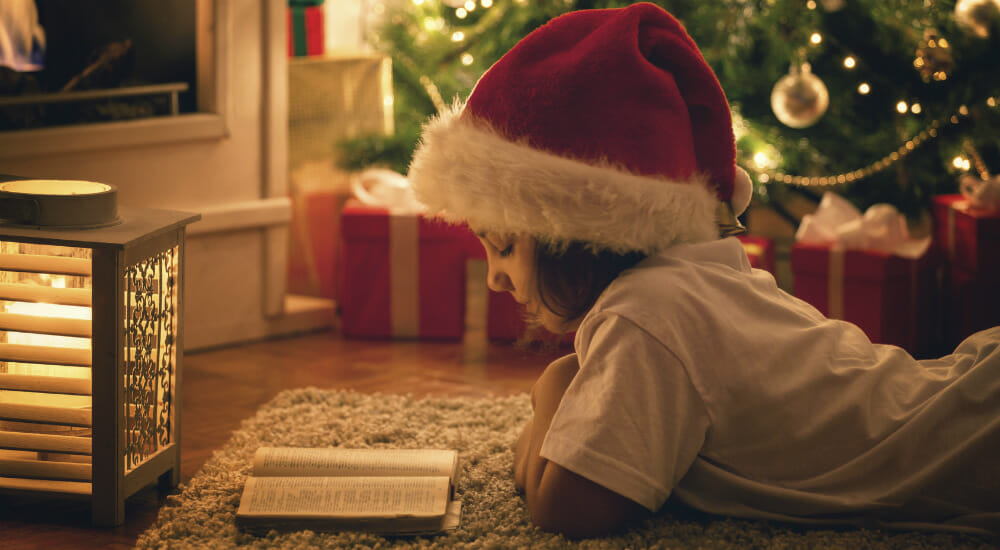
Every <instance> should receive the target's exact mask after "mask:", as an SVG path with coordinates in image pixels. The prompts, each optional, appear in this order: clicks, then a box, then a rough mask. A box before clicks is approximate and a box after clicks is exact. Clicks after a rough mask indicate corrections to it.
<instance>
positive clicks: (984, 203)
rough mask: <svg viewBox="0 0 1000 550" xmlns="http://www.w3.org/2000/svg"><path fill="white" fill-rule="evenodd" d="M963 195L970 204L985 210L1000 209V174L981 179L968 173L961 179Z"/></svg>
mask: <svg viewBox="0 0 1000 550" xmlns="http://www.w3.org/2000/svg"><path fill="white" fill-rule="evenodd" d="M960 188H961V191H962V196H963V197H965V199H966V200H968V201H969V205H970V206H972V207H974V208H981V209H983V210H993V211H1000V176H993V177H992V178H990V179H988V180H981V179H978V178H976V177H973V176H970V175H969V174H966V175H964V176H962V179H961V181H960Z"/></svg>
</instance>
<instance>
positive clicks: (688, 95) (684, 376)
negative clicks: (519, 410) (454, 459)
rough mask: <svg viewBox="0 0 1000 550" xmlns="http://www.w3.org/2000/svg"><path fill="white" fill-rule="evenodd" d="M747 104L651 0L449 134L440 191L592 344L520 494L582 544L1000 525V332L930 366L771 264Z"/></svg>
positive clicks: (566, 324)
mask: <svg viewBox="0 0 1000 550" xmlns="http://www.w3.org/2000/svg"><path fill="white" fill-rule="evenodd" d="M735 158H736V151H735V144H734V139H733V132H732V122H731V119H730V112H729V105H728V104H727V101H726V98H725V95H724V94H723V91H722V89H721V87H720V86H719V83H718V80H717V79H716V77H715V75H714V74H713V73H712V71H711V69H710V68H709V67H708V65H707V64H706V63H705V61H704V59H703V58H702V56H701V53H700V52H699V50H698V49H697V47H696V46H695V44H694V42H693V41H692V40H691V38H690V37H688V35H687V34H686V32H685V31H684V29H683V28H682V27H681V25H680V24H679V23H678V22H677V21H676V20H675V19H674V18H673V17H672V16H670V15H669V14H668V13H667V12H665V11H663V10H662V9H660V8H658V7H656V6H654V5H652V4H636V5H633V6H630V7H627V8H623V9H613V10H584V11H577V12H572V13H569V14H567V15H564V16H562V17H559V18H556V19H554V20H553V21H551V22H550V23H549V24H547V25H545V26H543V27H542V28H540V29H538V30H536V31H535V32H533V33H531V34H530V35H529V36H527V37H526V38H525V39H524V40H522V41H521V42H520V43H519V44H517V46H515V47H514V48H513V49H512V50H511V51H510V52H508V53H507V54H506V55H505V56H504V57H503V58H502V59H501V60H500V61H498V62H497V63H496V64H495V65H494V66H493V67H492V68H490V70H489V71H487V72H486V74H484V75H483V76H482V78H481V79H480V80H479V82H478V83H477V85H476V87H475V89H474V90H473V92H472V94H471V95H470V97H469V98H468V100H467V101H466V103H465V104H464V105H456V106H455V108H454V110H453V111H452V112H448V113H443V114H441V115H440V116H439V117H437V118H436V119H435V120H432V121H431V122H430V123H429V124H428V125H427V126H426V127H425V130H424V135H423V140H422V143H421V145H420V147H419V148H418V151H417V153H416V155H415V157H414V161H413V164H412V166H411V168H410V178H411V180H412V182H413V185H414V187H415V190H416V192H417V195H418V197H419V198H420V199H421V201H422V202H424V203H425V204H426V205H428V207H429V208H430V209H431V210H432V211H434V212H440V213H441V214H442V215H443V216H444V217H446V218H449V219H452V220H461V221H466V222H468V223H469V225H470V226H471V227H472V228H473V229H474V230H475V231H476V232H477V233H478V234H479V235H480V238H481V240H482V242H483V246H484V247H485V248H486V251H487V255H488V263H489V275H488V277H489V284H490V287H491V288H493V289H494V290H505V291H508V292H510V293H511V294H513V295H514V297H515V298H516V299H517V300H518V301H519V302H521V303H525V304H526V305H527V308H528V310H529V311H530V312H533V313H534V314H536V315H537V316H538V317H539V318H540V320H541V322H542V324H543V325H545V326H546V327H547V328H550V329H552V330H555V331H561V332H565V331H572V330H575V331H576V340H575V349H576V353H575V354H573V355H569V356H567V357H564V358H562V359H560V360H558V361H556V362H554V363H553V364H552V365H550V366H549V367H548V368H547V369H546V370H545V372H544V373H543V374H542V375H541V377H540V378H539V380H538V381H537V383H536V384H535V387H534V389H533V391H532V404H533V407H534V416H533V419H532V420H531V422H529V424H528V426H527V427H526V429H525V432H524V435H523V436H522V437H521V439H520V441H519V442H518V444H517V448H516V452H515V457H516V458H515V462H516V466H515V480H516V482H517V484H518V486H519V487H521V488H523V489H524V491H525V495H526V500H527V504H528V508H529V511H530V513H531V517H532V520H533V521H534V522H535V523H536V524H537V525H539V526H540V527H542V528H544V529H548V530H554V531H558V532H562V533H565V534H567V535H570V536H577V537H580V536H592V535H598V534H602V533H606V532H609V531H612V530H614V529H617V528H620V527H621V526H623V525H625V524H626V522H628V521H629V520H630V519H631V518H635V517H641V516H642V515H643V514H644V513H646V512H644V511H645V510H648V511H650V512H652V511H656V510H657V509H659V508H660V507H661V506H662V505H663V504H664V502H665V501H666V499H667V498H668V497H671V496H672V497H674V498H675V499H676V500H678V501H679V502H681V503H683V504H686V505H688V506H691V507H694V508H696V509H699V510H703V511H705V512H709V513H713V514H723V515H730V516H736V517H745V518H764V519H776V520H784V521H797V522H804V523H812V524H824V523H859V522H864V523H865V524H876V525H890V526H894V527H899V528H910V527H922V528H930V529H934V528H939V529H955V530H967V531H971V532H980V533H982V532H986V533H994V534H997V533H1000V461H998V458H1000V346H998V345H997V342H1000V329H993V330H991V331H985V332H981V333H978V334H976V335H974V336H972V337H970V338H969V339H968V340H966V341H965V342H964V343H962V344H961V345H960V346H959V348H958V349H957V350H956V352H955V353H954V354H952V355H949V356H947V357H943V358H941V359H938V360H928V361H916V360H915V359H913V358H912V357H911V356H909V355H908V354H907V353H906V352H904V351H903V350H901V349H899V348H896V347H892V346H885V345H876V344H872V343H871V342H870V341H869V340H868V339H867V338H866V337H865V335H864V333H862V332H861V330H860V329H858V328H857V327H855V326H854V325H851V324H849V323H846V322H842V321H836V320H830V319H826V318H825V317H823V315H821V314H820V313H819V312H818V311H817V310H816V309H814V308H813V307H811V306H809V305H808V304H806V303H804V302H802V301H800V300H798V299H796V298H794V297H792V296H789V295H788V294H786V293H784V292H782V291H781V290H779V289H778V288H777V286H776V285H775V282H774V279H773V277H771V275H770V274H768V273H766V272H764V271H760V270H752V269H751V268H750V266H749V263H748V261H747V257H746V254H745V253H744V252H743V249H742V247H741V245H740V243H739V242H738V241H737V240H736V239H734V238H721V239H720V238H719V237H720V227H722V228H723V229H722V234H723V236H725V234H728V233H730V232H731V229H732V228H733V227H734V225H735V224H736V222H735V218H734V214H736V215H738V214H739V213H740V212H742V210H743V209H744V208H745V207H746V206H747V204H748V202H749V200H750V194H751V184H750V181H749V178H748V176H747V175H746V173H745V172H743V171H742V170H741V169H739V168H737V167H736V163H735Z"/></svg>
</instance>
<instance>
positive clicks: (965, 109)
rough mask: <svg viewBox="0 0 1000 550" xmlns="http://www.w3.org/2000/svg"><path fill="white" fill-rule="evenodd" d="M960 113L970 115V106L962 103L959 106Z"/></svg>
mask: <svg viewBox="0 0 1000 550" xmlns="http://www.w3.org/2000/svg"><path fill="white" fill-rule="evenodd" d="M958 114H960V115H962V116H968V115H969V108H968V107H966V106H965V105H962V106H961V107H959V108H958Z"/></svg>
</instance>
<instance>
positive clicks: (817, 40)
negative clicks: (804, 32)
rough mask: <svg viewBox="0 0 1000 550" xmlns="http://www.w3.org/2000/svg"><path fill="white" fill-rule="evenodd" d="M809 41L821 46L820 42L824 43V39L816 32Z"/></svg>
mask: <svg viewBox="0 0 1000 550" xmlns="http://www.w3.org/2000/svg"><path fill="white" fill-rule="evenodd" d="M809 41H810V42H812V43H813V44H819V43H820V42H822V41H823V37H822V36H820V34H819V33H818V32H814V33H812V36H810V37H809Z"/></svg>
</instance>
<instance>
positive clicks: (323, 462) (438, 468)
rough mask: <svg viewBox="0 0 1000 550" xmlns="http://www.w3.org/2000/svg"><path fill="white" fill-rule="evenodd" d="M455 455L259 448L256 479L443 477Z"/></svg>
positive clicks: (452, 466)
mask: <svg viewBox="0 0 1000 550" xmlns="http://www.w3.org/2000/svg"><path fill="white" fill-rule="evenodd" d="M457 460H458V453H457V451H454V450H448V449H339V448H324V449H318V448H308V447H261V448H259V449H257V452H256V453H255V454H254V460H253V475H255V476H445V477H451V476H452V474H453V473H454V471H455V466H456V464H457Z"/></svg>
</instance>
